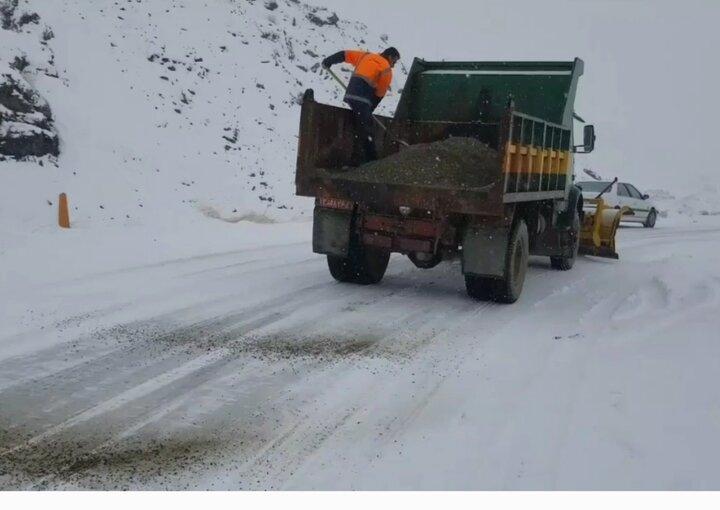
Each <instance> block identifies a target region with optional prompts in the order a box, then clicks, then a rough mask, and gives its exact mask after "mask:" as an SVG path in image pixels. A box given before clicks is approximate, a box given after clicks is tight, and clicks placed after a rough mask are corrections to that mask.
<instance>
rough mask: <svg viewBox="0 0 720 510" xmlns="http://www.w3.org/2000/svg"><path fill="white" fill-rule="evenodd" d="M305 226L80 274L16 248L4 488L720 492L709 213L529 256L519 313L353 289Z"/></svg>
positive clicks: (0, 447) (7, 274) (2, 443)
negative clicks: (582, 252)
mask: <svg viewBox="0 0 720 510" xmlns="http://www.w3.org/2000/svg"><path fill="white" fill-rule="evenodd" d="M206 221H207V222H208V223H210V222H211V221H212V220H206ZM215 223H218V224H219V223H220V222H215ZM308 227H309V225H308V224H299V225H296V226H292V227H283V226H272V225H270V226H253V227H252V228H251V227H249V226H248V227H245V226H242V225H228V224H222V225H221V226H219V227H212V228H213V229H215V228H222V229H226V230H229V229H234V231H235V232H238V231H239V232H244V234H243V235H245V236H246V237H248V236H249V239H246V240H245V242H243V243H241V242H235V241H233V240H232V239H226V240H225V241H224V243H225V244H223V246H224V247H226V248H228V247H230V246H235V245H236V246H238V248H235V249H231V248H228V249H222V248H220V249H218V246H217V245H212V244H211V243H208V244H207V245H206V246H205V248H203V244H202V241H201V242H200V243H199V246H200V248H197V247H196V248H195V250H196V251H197V250H198V249H200V250H201V251H200V252H195V253H192V254H188V256H185V257H178V256H174V257H173V256H169V255H168V254H166V253H163V252H162V250H158V251H157V253H160V255H158V254H157V253H155V255H154V256H155V257H156V258H153V257H152V256H150V255H149V254H148V255H147V256H143V253H134V254H133V253H131V254H130V255H129V256H126V257H125V258H124V259H123V258H122V257H119V256H118V257H119V258H118V260H117V261H114V260H113V255H112V254H113V253H116V251H117V250H115V248H113V247H112V245H111V244H110V245H108V246H110V247H107V246H106V247H104V248H103V246H102V245H103V243H99V244H97V243H93V245H92V246H90V245H88V246H86V247H85V248H84V250H85V252H86V254H87V253H90V255H88V257H87V264H84V263H83V262H82V261H80V262H78V260H77V255H76V254H73V252H72V250H71V249H70V248H68V246H73V245H75V246H76V245H77V243H74V244H71V245H62V244H61V247H60V248H53V247H52V245H50V246H44V248H43V250H44V251H43V250H30V247H31V246H32V240H31V239H30V238H26V237H23V238H22V239H20V238H18V239H19V240H21V241H22V242H23V243H26V244H25V245H24V248H22V249H23V250H26V251H25V255H24V256H25V257H27V259H29V260H28V261H27V262H28V264H26V265H24V267H32V265H33V264H34V265H35V266H36V267H38V273H37V275H32V274H18V273H17V272H14V271H13V270H12V265H13V263H14V262H17V261H18V260H20V255H19V253H20V251H18V250H19V249H18V250H16V251H12V250H10V251H9V252H7V253H5V255H4V257H3V258H4V259H5V260H4V261H3V263H4V264H3V266H4V269H3V270H2V271H3V273H2V279H0V281H2V282H3V288H4V290H3V292H2V295H1V296H0V298H1V299H2V302H1V303H0V305H1V308H2V311H0V319H2V328H0V488H5V489H10V488H41V487H42V488H203V489H206V488H209V489H270V488H274V489H281V488H282V489H404V488H415V489H455V488H464V489H608V488H614V489H630V488H634V489H651V488H653V489H718V488H720V460H719V459H720V440H719V439H718V438H719V437H720V436H719V434H718V433H719V432H720V384H718V374H720V335H719V334H718V330H719V328H720V292H719V291H720V250H718V248H720V221H719V220H718V219H717V218H706V219H704V221H702V222H696V223H691V222H689V221H688V222H687V223H685V224H680V223H678V224H677V225H675V226H667V225H664V224H662V222H660V223H659V225H658V228H657V229H655V230H646V229H642V228H623V229H621V232H620V235H619V237H620V239H619V250H620V253H621V257H622V260H621V261H607V260H601V259H595V258H587V257H586V258H582V259H581V260H579V262H578V263H577V265H576V267H575V268H574V269H573V270H572V271H570V272H557V271H553V270H551V269H550V267H549V263H548V261H547V260H546V259H542V258H537V259H533V260H532V261H531V268H530V271H529V275H528V279H527V280H526V285H525V289H524V293H523V296H522V298H521V300H520V301H519V302H518V303H516V304H515V305H511V306H508V305H498V304H494V303H479V302H475V301H472V300H470V299H469V298H468V297H466V295H465V291H464V285H463V280H462V277H461V275H460V268H459V265H458V264H457V263H448V264H442V265H441V266H439V267H437V268H435V269H433V270H428V271H422V270H419V269H415V268H414V267H413V266H412V264H411V263H410V262H409V261H407V259H404V258H402V257H399V256H396V257H394V258H393V259H392V261H391V264H390V267H389V270H388V274H387V276H386V278H385V280H384V281H383V282H382V283H381V284H380V285H378V286H369V287H360V286H351V285H343V284H338V283H336V282H334V281H333V280H332V279H331V278H330V276H329V274H328V272H327V268H326V265H325V261H324V259H323V258H322V257H320V256H316V255H313V254H312V253H311V249H310V245H309V228H308ZM204 229H205V231H207V230H208V229H209V228H206V227H204ZM243 229H245V230H243ZM209 231H210V233H208V234H206V238H207V239H210V238H211V237H212V234H214V233H215V230H212V229H209ZM63 235H66V236H67V235H77V236H80V237H82V235H83V234H82V233H80V234H70V233H68V234H63ZM230 235H234V234H227V233H225V237H226V238H228V237H229V236H230ZM11 239H12V238H11ZM18 239H15V240H16V241H17V240H18ZM78 242H80V241H78ZM134 242H135V243H137V238H136V239H135V241H134ZM117 243H118V244H120V243H122V240H119V241H117ZM21 244H22V243H21ZM196 244H197V243H196ZM55 250H57V251H55ZM93 250H95V251H93ZM202 250H204V251H202ZM138 251H140V252H142V250H138ZM101 252H104V253H105V255H104V260H105V261H106V263H105V264H104V266H103V269H102V270H100V269H101V265H97V260H99V259H100V258H102V257H100V255H99V253H101ZM133 256H134V257H135V259H137V260H141V259H144V260H146V263H129V262H128V263H123V262H122V260H125V259H128V257H129V258H132V257H133ZM158 257H159V259H157V258H158ZM121 259H122V260H121ZM151 259H152V261H151V263H147V261H148V260H151ZM93 261H95V264H96V265H97V267H95V266H93ZM108 261H110V262H108ZM43 264H44V267H41V266H43ZM73 264H75V266H74V268H73V269H72V270H69V269H68V266H69V265H70V266H71V265H73Z"/></svg>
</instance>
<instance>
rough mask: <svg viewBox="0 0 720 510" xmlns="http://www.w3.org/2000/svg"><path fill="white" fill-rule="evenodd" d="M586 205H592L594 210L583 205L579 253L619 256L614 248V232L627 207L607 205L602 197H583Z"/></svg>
mask: <svg viewBox="0 0 720 510" xmlns="http://www.w3.org/2000/svg"><path fill="white" fill-rule="evenodd" d="M587 205H594V206H595V211H594V212H593V211H592V210H588V209H586V208H585V207H583V209H584V212H585V215H584V218H583V224H582V229H581V230H580V253H582V254H585V255H594V256H596V257H606V258H610V259H617V258H619V256H618V254H617V251H616V250H615V234H616V233H617V229H618V226H619V225H620V218H622V215H623V214H625V212H626V211H629V209H628V208H627V207H623V208H622V209H615V208H614V207H608V206H606V205H605V201H604V200H603V199H602V198H588V199H585V201H584V206H587Z"/></svg>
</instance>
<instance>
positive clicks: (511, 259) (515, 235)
mask: <svg viewBox="0 0 720 510" xmlns="http://www.w3.org/2000/svg"><path fill="white" fill-rule="evenodd" d="M529 257H530V242H529V239H528V230H527V225H525V221H524V220H518V222H517V223H515V226H514V227H513V230H512V233H511V234H510V242H509V243H508V249H507V253H505V272H504V273H505V274H504V275H503V277H502V278H501V279H500V280H497V281H496V282H495V285H496V288H495V296H494V299H495V301H498V302H500V303H514V302H515V301H517V300H518V298H519V297H520V294H521V293H522V289H523V284H524V283H525V274H526V273H527V266H528V258H529Z"/></svg>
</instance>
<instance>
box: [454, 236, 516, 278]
mask: <svg viewBox="0 0 720 510" xmlns="http://www.w3.org/2000/svg"><path fill="white" fill-rule="evenodd" d="M507 247H508V230H507V229H506V228H504V227H490V226H484V225H472V226H469V227H468V228H467V229H466V230H465V233H464V235H463V241H462V272H463V274H470V275H475V276H491V277H502V276H503V272H504V268H505V252H506V251H507Z"/></svg>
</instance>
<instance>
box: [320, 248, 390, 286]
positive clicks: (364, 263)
mask: <svg viewBox="0 0 720 510" xmlns="http://www.w3.org/2000/svg"><path fill="white" fill-rule="evenodd" d="M389 261H390V252H388V251H385V250H379V249H377V248H371V247H367V246H357V245H356V246H353V247H351V249H350V254H349V256H348V257H338V256H335V255H328V256H327V262H328V268H329V269H330V274H331V275H332V277H333V278H335V279H336V280H337V281H339V282H344V283H358V284H360V285H373V284H375V283H380V281H381V280H382V279H383V276H385V270H386V269H387V266H388V262H389Z"/></svg>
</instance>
